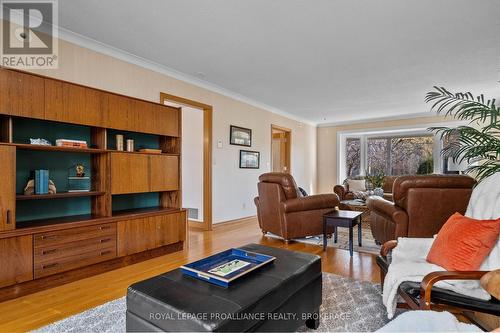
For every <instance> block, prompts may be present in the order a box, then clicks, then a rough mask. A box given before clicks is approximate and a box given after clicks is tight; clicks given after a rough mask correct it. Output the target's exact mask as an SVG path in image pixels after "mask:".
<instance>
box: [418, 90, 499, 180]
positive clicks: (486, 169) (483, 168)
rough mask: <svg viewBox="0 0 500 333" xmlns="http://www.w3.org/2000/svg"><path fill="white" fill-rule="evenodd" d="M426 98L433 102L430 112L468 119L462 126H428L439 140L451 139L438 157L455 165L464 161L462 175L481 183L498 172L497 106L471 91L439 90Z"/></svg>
mask: <svg viewBox="0 0 500 333" xmlns="http://www.w3.org/2000/svg"><path fill="white" fill-rule="evenodd" d="M434 88H435V91H431V92H428V93H427V94H426V96H425V101H426V103H431V102H433V103H434V104H433V105H432V107H431V110H434V111H436V112H437V113H438V114H445V115H449V116H452V117H454V118H455V119H457V120H467V121H468V122H469V123H468V124H467V125H464V126H458V127H454V128H450V127H430V128H429V130H430V131H433V132H435V133H437V134H440V136H441V139H449V138H450V137H454V138H455V140H448V141H450V143H449V144H448V145H447V146H446V147H444V148H443V149H442V151H441V154H442V155H443V156H444V157H447V158H451V159H452V161H453V162H454V163H463V162H466V163H467V165H468V167H467V168H466V169H465V171H464V172H465V173H467V174H473V175H474V176H475V178H476V179H477V180H478V181H479V182H480V181H481V180H483V179H485V178H487V177H488V176H491V175H493V174H494V173H496V172H499V171H500V123H499V120H500V107H497V106H496V105H495V100H494V99H492V100H487V101H485V100H484V96H483V95H480V96H477V97H474V96H473V95H472V94H471V93H470V92H466V93H452V92H450V91H448V90H446V89H445V88H442V87H434ZM472 163H474V164H473V165H471V164H472Z"/></svg>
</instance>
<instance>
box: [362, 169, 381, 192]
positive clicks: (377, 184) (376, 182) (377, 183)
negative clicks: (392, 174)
mask: <svg viewBox="0 0 500 333" xmlns="http://www.w3.org/2000/svg"><path fill="white" fill-rule="evenodd" d="M365 178H366V180H367V181H369V182H370V183H371V184H372V185H373V187H374V188H373V194H374V195H377V196H379V197H383V196H384V189H383V188H382V187H383V186H384V182H385V174H384V173H383V172H379V173H375V174H373V175H370V174H369V172H368V171H367V172H366V176H365Z"/></svg>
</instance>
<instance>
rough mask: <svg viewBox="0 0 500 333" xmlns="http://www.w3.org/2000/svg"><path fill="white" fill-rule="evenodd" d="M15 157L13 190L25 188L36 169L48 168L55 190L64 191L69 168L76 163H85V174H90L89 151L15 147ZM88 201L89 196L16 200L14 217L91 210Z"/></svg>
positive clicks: (69, 213) (64, 214)
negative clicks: (14, 187) (57, 150)
mask: <svg viewBox="0 0 500 333" xmlns="http://www.w3.org/2000/svg"><path fill="white" fill-rule="evenodd" d="M16 159H17V170H16V193H23V192H24V187H25V186H26V183H27V182H28V180H29V179H31V174H32V171H33V170H36V169H46V170H49V178H50V179H51V180H52V181H53V182H54V184H55V186H56V188H57V192H66V191H67V189H68V179H67V178H68V168H71V167H73V166H74V165H76V164H83V165H84V166H86V170H85V171H86V172H85V175H86V176H90V177H92V175H91V161H90V154H82V153H66V152H45V151H32V150H17V153H16ZM90 201H91V199H90V198H88V197H81V198H61V199H55V200H54V199H44V200H26V201H18V202H17V204H16V221H19V222H22V221H26V220H35V219H47V218H55V217H64V216H72V215H81V214H90V211H91V203H90Z"/></svg>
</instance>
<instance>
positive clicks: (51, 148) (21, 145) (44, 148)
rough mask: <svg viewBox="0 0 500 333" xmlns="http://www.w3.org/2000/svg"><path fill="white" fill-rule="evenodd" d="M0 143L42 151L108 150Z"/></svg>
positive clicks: (94, 151) (85, 151) (93, 151)
mask: <svg viewBox="0 0 500 333" xmlns="http://www.w3.org/2000/svg"><path fill="white" fill-rule="evenodd" d="M0 145H3V146H14V147H16V148H17V149H26V150H44V151H56V152H71V153H85V154H102V153H107V152H108V151H107V150H106V149H97V148H72V147H58V146H42V145H31V144H29V143H5V142H1V143H0Z"/></svg>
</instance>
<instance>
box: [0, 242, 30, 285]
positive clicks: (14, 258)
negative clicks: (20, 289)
mask: <svg viewBox="0 0 500 333" xmlns="http://www.w3.org/2000/svg"><path fill="white" fill-rule="evenodd" d="M0 267H1V269H0V288H1V287H5V286H9V285H12V284H15V283H20V282H24V281H29V280H32V279H33V237H32V236H31V235H29V236H20V237H12V238H5V239H0Z"/></svg>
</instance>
